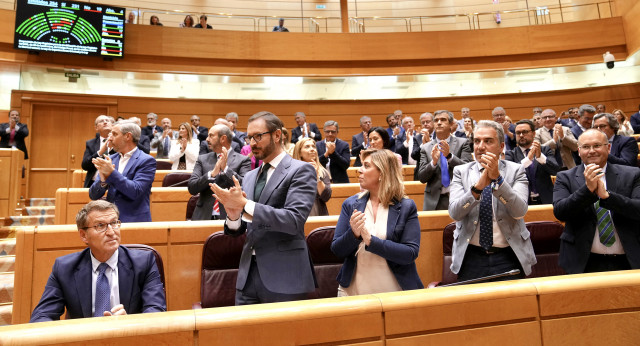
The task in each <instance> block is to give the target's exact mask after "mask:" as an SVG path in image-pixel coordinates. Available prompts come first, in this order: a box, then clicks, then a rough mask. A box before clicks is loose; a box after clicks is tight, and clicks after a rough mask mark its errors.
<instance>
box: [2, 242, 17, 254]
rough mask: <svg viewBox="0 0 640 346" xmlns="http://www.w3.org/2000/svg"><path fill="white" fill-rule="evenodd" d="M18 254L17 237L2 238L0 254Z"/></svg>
mask: <svg viewBox="0 0 640 346" xmlns="http://www.w3.org/2000/svg"><path fill="white" fill-rule="evenodd" d="M15 254H16V239H15V238H13V239H0V256H6V255H14V256H15Z"/></svg>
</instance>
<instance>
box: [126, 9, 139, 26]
mask: <svg viewBox="0 0 640 346" xmlns="http://www.w3.org/2000/svg"><path fill="white" fill-rule="evenodd" d="M137 15H138V13H137V12H136V11H131V12H129V17H128V18H127V21H126V23H127V24H137V23H136V16H137Z"/></svg>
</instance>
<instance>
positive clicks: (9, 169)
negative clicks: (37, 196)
mask: <svg viewBox="0 0 640 346" xmlns="http://www.w3.org/2000/svg"><path fill="white" fill-rule="evenodd" d="M23 165H24V153H23V152H22V151H20V150H18V149H0V172H2V174H0V218H2V217H9V216H12V215H15V213H16V207H17V206H18V201H19V200H20V188H21V186H22V166H23Z"/></svg>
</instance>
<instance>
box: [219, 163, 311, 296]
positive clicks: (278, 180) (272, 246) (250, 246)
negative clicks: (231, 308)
mask: <svg viewBox="0 0 640 346" xmlns="http://www.w3.org/2000/svg"><path fill="white" fill-rule="evenodd" d="M259 171H260V168H256V169H254V170H252V171H251V172H249V173H247V175H246V176H245V178H244V181H243V182H242V190H243V191H244V192H246V194H247V198H248V199H249V200H253V198H254V197H253V192H254V189H255V186H256V181H257V179H258V172H259ZM316 185H317V178H316V171H315V169H314V168H313V166H311V165H310V164H308V163H306V162H302V161H298V160H294V159H292V158H291V156H289V155H285V156H284V158H283V159H282V161H280V164H278V166H277V167H276V169H275V171H274V172H273V174H272V175H271V177H270V178H269V180H268V181H267V184H266V185H265V187H264V190H262V194H261V195H260V199H259V200H258V201H256V205H255V210H254V213H253V219H252V221H251V222H246V221H244V220H243V221H242V225H241V226H240V228H239V229H237V230H231V229H229V228H228V227H227V224H226V223H225V227H224V231H225V233H226V234H229V235H232V236H238V235H240V234H243V233H244V232H247V239H246V241H245V243H244V247H243V249H242V255H241V257H240V266H239V269H238V281H237V282H236V289H239V290H242V289H244V288H245V284H246V283H247V275H248V274H249V267H250V266H251V255H252V252H254V251H255V254H256V264H257V266H258V272H259V273H260V278H261V279H262V283H263V284H264V286H265V288H266V289H268V290H269V291H271V292H275V293H283V294H299V293H305V292H311V291H313V290H315V287H316V281H315V272H314V270H313V264H312V263H311V259H310V257H309V251H308V249H307V243H306V241H305V236H304V224H305V222H306V221H307V218H308V217H309V212H310V211H311V207H312V206H313V203H314V202H315V199H316V191H317V186H316Z"/></svg>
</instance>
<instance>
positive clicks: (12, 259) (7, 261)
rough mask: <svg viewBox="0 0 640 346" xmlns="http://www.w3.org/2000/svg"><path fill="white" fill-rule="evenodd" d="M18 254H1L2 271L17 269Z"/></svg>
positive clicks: (0, 266)
mask: <svg viewBox="0 0 640 346" xmlns="http://www.w3.org/2000/svg"><path fill="white" fill-rule="evenodd" d="M15 264H16V256H13V255H7V256H0V273H6V272H13V271H15Z"/></svg>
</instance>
